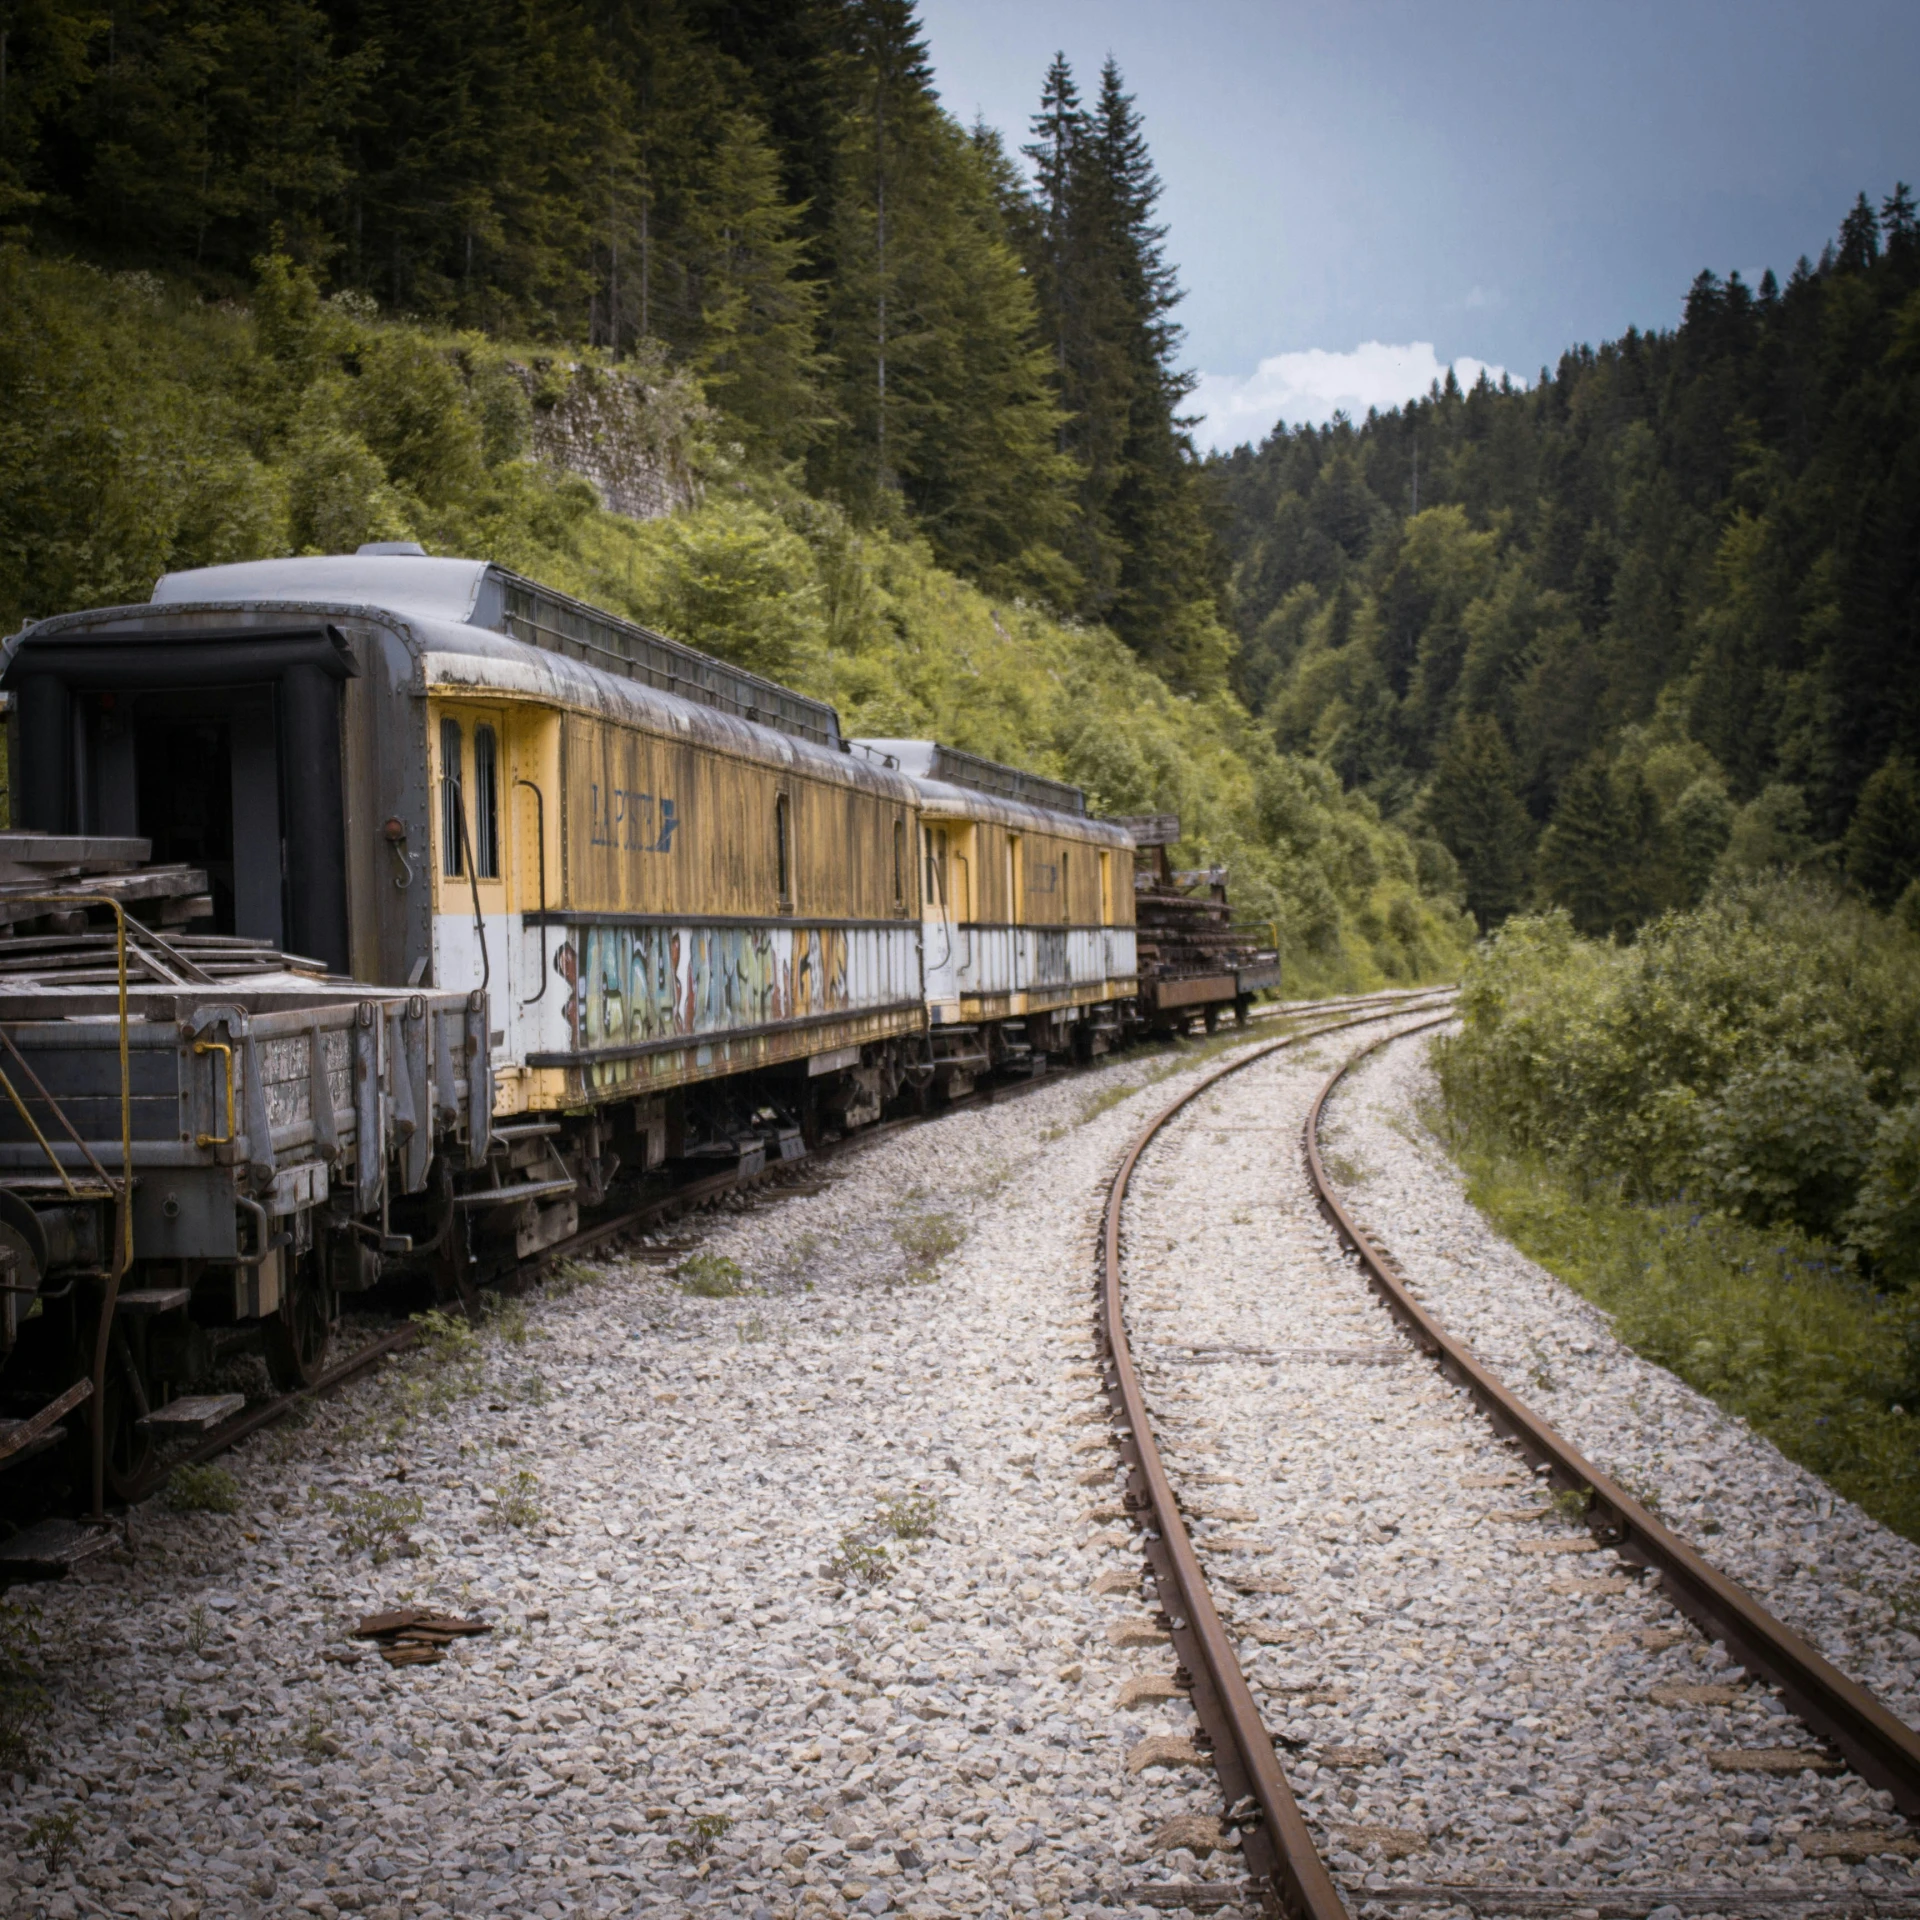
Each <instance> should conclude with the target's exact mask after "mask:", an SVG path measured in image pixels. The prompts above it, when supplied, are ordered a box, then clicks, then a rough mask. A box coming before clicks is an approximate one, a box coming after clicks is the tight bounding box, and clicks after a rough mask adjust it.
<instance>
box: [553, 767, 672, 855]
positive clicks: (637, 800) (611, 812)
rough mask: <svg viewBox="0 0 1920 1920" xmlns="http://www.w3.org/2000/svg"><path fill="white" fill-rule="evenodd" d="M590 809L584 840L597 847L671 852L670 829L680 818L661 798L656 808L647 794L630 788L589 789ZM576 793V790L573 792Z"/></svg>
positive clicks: (597, 786)
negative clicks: (591, 811)
mask: <svg viewBox="0 0 1920 1920" xmlns="http://www.w3.org/2000/svg"><path fill="white" fill-rule="evenodd" d="M589 790H590V793H591V796H592V799H591V805H592V809H593V814H592V819H591V822H590V824H589V831H588V835H587V838H588V840H589V841H590V842H591V843H592V844H593V845H594V846H596V847H618V848H620V849H621V850H622V851H623V852H627V853H671V852H672V851H673V830H674V828H675V827H677V826H678V825H679V824H680V816H679V814H678V813H677V812H676V811H675V809H674V804H673V802H672V801H671V800H670V799H668V798H667V797H666V796H665V795H662V796H661V798H660V800H659V802H658V805H657V807H656V803H655V801H654V797H653V795H652V794H650V793H641V792H639V791H637V790H636V789H635V788H633V787H605V788H603V787H601V786H600V784H599V783H598V782H597V781H596V782H594V783H592V785H591V787H590V789H589ZM576 791H577V789H576Z"/></svg>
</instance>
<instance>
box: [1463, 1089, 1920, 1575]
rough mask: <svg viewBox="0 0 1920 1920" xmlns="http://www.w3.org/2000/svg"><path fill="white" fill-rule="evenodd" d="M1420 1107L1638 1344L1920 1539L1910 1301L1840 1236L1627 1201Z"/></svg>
mask: <svg viewBox="0 0 1920 1920" xmlns="http://www.w3.org/2000/svg"><path fill="white" fill-rule="evenodd" d="M1430 1118H1431V1119H1432V1121H1433V1122H1434V1124H1435V1125H1436V1127H1437V1128H1438V1129H1439V1131H1440V1132H1441V1134H1442V1137H1443V1138H1444V1139H1446V1142H1447V1145H1448V1147H1449V1148H1450V1150H1451V1151H1452V1152H1453V1154H1454V1155H1455V1157H1456V1159H1457V1160H1458V1161H1459V1163H1460V1165H1461V1167H1462V1169H1463V1170H1464V1171H1465V1173H1466V1175H1467V1194H1468V1198H1469V1199H1471V1200H1472V1202H1473V1204H1474V1205H1475V1206H1476V1207H1478V1208H1479V1209H1480V1211H1481V1212H1482V1213H1483V1214H1484V1215H1485V1216H1486V1217H1487V1219H1488V1220H1489V1221H1491V1222H1492V1224H1493V1225H1494V1226H1496V1227H1497V1228H1498V1229H1499V1230H1500V1231H1501V1232H1502V1233H1504V1234H1505V1235H1506V1236H1507V1237H1508V1239H1510V1240H1511V1241H1513V1243H1514V1244H1515V1245H1516V1246H1517V1247H1519V1248H1520V1249H1521V1250H1522V1251H1523V1252H1524V1253H1526V1254H1527V1255H1528V1256H1529V1257H1530V1258H1532V1259H1534V1260H1536V1261H1538V1262H1539V1263H1540V1265H1541V1266H1543V1267H1545V1268H1546V1269H1547V1270H1548V1271H1549V1272H1550V1273H1554V1274H1557V1275H1558V1276H1559V1277H1560V1278H1561V1279H1562V1280H1564V1281H1566V1283H1567V1284H1568V1285H1569V1286H1571V1287H1572V1288H1573V1289H1574V1290H1575V1291H1576V1292H1578V1293H1580V1294H1582V1295H1584V1296H1585V1297H1586V1298H1587V1299H1589V1300H1591V1301H1592V1302H1593V1303H1594V1305H1595V1306H1597V1307H1599V1308H1601V1309H1602V1310H1603V1311H1604V1312H1606V1313H1607V1314H1608V1315H1609V1316H1610V1317H1611V1319H1612V1321H1613V1327H1614V1331H1615V1332H1616V1333H1617V1334H1618V1335H1619V1337H1620V1338H1621V1339H1622V1340H1623V1341H1625V1342H1626V1344H1627V1345H1628V1346H1630V1347H1631V1348H1632V1349H1633V1350H1634V1351H1635V1352H1636V1353H1639V1354H1642V1355H1644V1356H1645V1357H1646V1358H1647V1359H1649V1360H1652V1361H1655V1362H1657V1363H1658V1364H1659V1365H1661V1366H1663V1367H1667V1368H1670V1369H1671V1370H1672V1371H1673V1372H1674V1373H1677V1374H1678V1375H1679V1376H1680V1377H1681V1379H1683V1380H1685V1381H1686V1382H1687V1383H1688V1384H1689V1385H1691V1386H1694V1387H1697V1388H1698V1389H1699V1390H1700V1391H1701V1392H1702V1393H1704V1394H1706V1395H1708V1396H1709V1397H1710V1398H1711V1399H1712V1400H1713V1401H1714V1402H1715V1403H1716V1404H1717V1405H1719V1406H1721V1407H1724V1408H1725V1409H1726V1410H1727V1411H1728V1412H1729V1413H1733V1414H1738V1415H1739V1416H1740V1417H1741V1418H1742V1419H1744V1420H1745V1421H1747V1422H1748V1424H1749V1425H1750V1426H1752V1427H1753V1428H1754V1429H1755V1430H1756V1431H1757V1432H1759V1433H1762V1434H1764V1435H1765V1436H1766V1437H1767V1438H1768V1439H1769V1440H1771V1441H1772V1442H1773V1443H1774V1445H1775V1446H1777V1447H1778V1448H1779V1449H1780V1451H1781V1452H1782V1453H1784V1454H1786V1456H1787V1457H1788V1458H1789V1459H1791V1460H1796V1461H1798V1462H1799V1463H1800V1464H1801V1465H1802V1466H1803V1467H1807V1468H1809V1469H1810V1470H1811V1471H1813V1472H1814V1473H1817V1474H1819V1475H1820V1476H1821V1477H1822V1478H1823V1479H1824V1480H1826V1481H1827V1482H1829V1484H1831V1485H1832V1486H1833V1487H1834V1488H1835V1489H1836V1490H1837V1491H1839V1492H1840V1493H1843V1494H1844V1495H1846V1497H1847V1498H1848V1499H1850V1500H1853V1501H1856V1502H1857V1503H1858V1504H1859V1505H1860V1506H1862V1507H1864V1508H1865V1509H1866V1511H1867V1512H1868V1513H1870V1514H1872V1515H1873V1517H1874V1518H1875V1519H1876V1520H1879V1521H1881V1522H1883V1523H1884V1524H1885V1525H1887V1526H1889V1527H1892V1528H1894V1529H1895V1530H1896V1531H1897V1532H1899V1533H1903V1534H1905V1535H1906V1536H1907V1538H1908V1539H1910V1540H1920V1302H1916V1301H1915V1300H1914V1299H1913V1298H1912V1297H1910V1296H1908V1295H1903V1294H1892V1295H1888V1294H1879V1293H1876V1292H1875V1291H1874V1290H1873V1289H1872V1288H1871V1287H1869V1286H1867V1285H1865V1284H1864V1283H1863V1282H1862V1281H1860V1280H1859V1279H1858V1278H1857V1277H1856V1276H1855V1274H1854V1273H1853V1271H1852V1270H1851V1269H1850V1268H1849V1267H1848V1265H1847V1264H1846V1262H1845V1261H1844V1260H1843V1259H1842V1258H1841V1256H1840V1254H1839V1253H1838V1251H1837V1250H1836V1249H1834V1248H1832V1247H1830V1246H1827V1245H1825V1244H1824V1243H1822V1242H1820V1241H1817V1240H1811V1239H1808V1238H1806V1237H1804V1236H1802V1235H1800V1234H1797V1233H1795V1232H1793V1231H1791V1230H1788V1229H1782V1228H1777V1227H1776V1228H1766V1229H1761V1228H1756V1227H1749V1226H1745V1225H1742V1224H1741V1223H1739V1222H1737V1221H1733V1220H1729V1219H1727V1218H1725V1217H1724V1216H1723V1215H1718V1214H1714V1213H1710V1212H1705V1211H1703V1210H1702V1209H1700V1208H1699V1207H1697V1206H1693V1205H1690V1204H1686V1203H1678V1202H1675V1203H1667V1204H1651V1205H1643V1204H1636V1203H1634V1202H1632V1201H1629V1200H1627V1199H1626V1198H1624V1197H1623V1196H1622V1194H1621V1192H1620V1191H1619V1189H1618V1188H1617V1187H1616V1186H1614V1185H1613V1184H1612V1183H1607V1182H1599V1181H1595V1182H1590V1183H1583V1182H1581V1181H1579V1180H1578V1179H1577V1178H1576V1177H1574V1176H1572V1175H1570V1174H1568V1173H1565V1172H1561V1171H1558V1170H1556V1169H1554V1168H1553V1167H1551V1166H1549V1165H1548V1164H1547V1163H1546V1162H1545V1161H1544V1160H1542V1159H1540V1158H1538V1157H1535V1156H1532V1155H1527V1154H1524V1153H1520V1152H1516V1151H1513V1150H1511V1149H1509V1148H1507V1147H1505V1146H1503V1145H1501V1144H1500V1143H1497V1142H1489V1141H1488V1140H1487V1139H1486V1138H1485V1137H1484V1133H1483V1132H1481V1133H1479V1134H1478V1135H1477V1137H1476V1138H1474V1139H1472V1140H1468V1139H1465V1138H1462V1137H1460V1136H1459V1135H1458V1134H1453V1135H1452V1136H1451V1137H1449V1132H1450V1130H1449V1129H1448V1128H1447V1125H1446V1121H1445V1117H1444V1115H1442V1114H1439V1113H1435V1114H1433V1115H1431V1116H1430Z"/></svg>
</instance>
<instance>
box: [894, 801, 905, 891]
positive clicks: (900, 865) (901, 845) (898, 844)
mask: <svg viewBox="0 0 1920 1920" xmlns="http://www.w3.org/2000/svg"><path fill="white" fill-rule="evenodd" d="M893 910H894V912H895V913H905V912H906V910H907V823H906V822H905V821H904V820H896V821H895V822H894V823H893Z"/></svg>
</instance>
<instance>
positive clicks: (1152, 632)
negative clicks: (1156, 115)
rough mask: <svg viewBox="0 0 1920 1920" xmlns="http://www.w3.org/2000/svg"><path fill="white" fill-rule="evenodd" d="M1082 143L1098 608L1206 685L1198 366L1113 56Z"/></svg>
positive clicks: (1210, 648) (1211, 682)
mask: <svg viewBox="0 0 1920 1920" xmlns="http://www.w3.org/2000/svg"><path fill="white" fill-rule="evenodd" d="M1083 147H1084V154H1085V164H1084V167H1083V170H1082V173H1083V178H1082V181H1081V184H1080V187H1079V189H1078V191H1079V194H1080V196H1081V200H1082V208H1083V212H1082V215H1081V218H1082V219H1083V221H1084V223H1085V232H1086V234H1087V243H1086V244H1087V248H1088V253H1089V256H1090V260H1091V263H1092V270H1093V272H1094V273H1095V274H1096V275H1097V276H1098V282H1097V284H1098V285H1099V287H1100V288H1101V289H1102V290H1103V291H1104V292H1105V293H1106V294H1108V295H1109V296H1110V297H1111V298H1112V302H1113V305H1112V309H1111V311H1112V313H1113V316H1114V319H1113V322H1112V324H1111V325H1110V326H1103V327H1101V328H1100V329H1099V331H1098V332H1097V333H1096V336H1095V338H1096V340H1097V342H1098V349H1097V350H1095V351H1090V353H1089V363H1090V365H1092V366H1093V367H1094V368H1095V369H1096V370H1099V371H1101V372H1103V373H1109V374H1110V375H1111V379H1110V380H1109V381H1108V382H1105V383H1103V384H1107V385H1108V394H1107V395H1106V396H1103V398H1106V399H1107V403H1108V404H1109V405H1110V406H1111V407H1112V416H1111V417H1112V418H1113V419H1114V420H1115V421H1116V423H1117V425H1118V429H1119V445H1118V447H1117V449H1116V451H1115V455H1114V458H1113V463H1112V471H1111V478H1110V480H1109V481H1108V484H1107V486H1106V488H1105V490H1104V498H1103V499H1101V500H1099V501H1098V503H1097V505H1098V510H1099V514H1100V517H1101V518H1102V519H1103V520H1104V522H1105V527H1104V529H1103V531H1104V532H1105V534H1106V537H1107V538H1108V539H1110V540H1111V542H1112V545H1113V548H1114V550H1115V552H1116V553H1117V555H1118V568H1117V572H1116V575H1115V578H1114V582H1113V588H1112V596H1111V601H1110V604H1109V605H1108V607H1106V608H1105V609H1103V611H1105V613H1106V617H1107V618H1108V619H1109V620H1110V621H1111V623H1112V625H1113V627H1114V629H1115V631H1116V632H1117V633H1119V635H1120V636H1121V638H1122V639H1123V640H1125V641H1126V642H1127V643H1128V645H1130V646H1131V647H1133V649H1134V650H1135V651H1136V652H1137V653H1139V654H1141V655H1142V656H1143V657H1144V658H1145V659H1146V660H1148V661H1149V662H1150V663H1151V664H1153V665H1154V666H1156V667H1158V668H1159V669H1160V670H1161V671H1162V672H1163V673H1165V674H1166V675H1167V676H1168V678H1170V679H1171V680H1173V681H1174V683H1175V684H1176V685H1181V686H1184V687H1187V688H1189V689H1191V690H1193V691H1209V690H1212V689H1214V688H1216V687H1218V686H1220V685H1222V684H1223V683H1224V680H1225V675H1226V670H1227V667H1228V664H1229V662H1230V660H1231V658H1232V651H1233V643H1232V640H1231V638H1230V636H1229V635H1228V634H1227V632H1226V630H1225V629H1224V628H1223V627H1222V626H1221V624H1220V620H1219V616H1218V601H1217V596H1218V594H1219V593H1220V591H1222V589H1223V586H1224V573H1223V561H1222V559H1221V556H1220V555H1219V554H1218V553H1217V552H1216V550H1215V547H1214V542H1213V534H1212V527H1211V524H1210V516H1209V513H1208V508H1207V502H1206V496H1205V493H1204V490H1203V487H1202V486H1201V484H1200V483H1199V482H1198V478H1197V475H1196V471H1195V467H1194V462H1193V445H1192V441H1191V440H1190V438H1189V437H1188V435H1187V433H1186V430H1185V424H1184V422H1183V421H1182V420H1181V419H1180V416H1179V407H1180V403H1181V401H1182V400H1184V399H1185V398H1186V396H1187V395H1188V394H1189V393H1190V392H1191V391H1192V389H1193V379H1194V377H1193V376H1192V375H1191V374H1187V373H1183V372H1181V371H1180V370H1179V369H1178V368H1177V367H1176V365H1175V356H1176V354H1177V352H1178V350H1179V345H1180V340H1181V331H1180V329H1179V327H1178V326H1177V325H1176V324H1175V323H1174V321H1173V319H1172V313H1173V309H1174V307H1175V306H1176V305H1177V304H1178V303H1179V300H1180V297H1181V296H1180V287H1179V280H1178V276H1177V274H1176V273H1175V271H1174V269H1173V267H1172V265H1171V264H1170V263H1169V262H1168V260H1167V257H1166V251H1165V244H1164V243H1165V240H1166V231H1167V230H1166V228H1165V226H1164V225H1159V224H1156V222H1155V219H1154V214H1155V210H1156V209H1157V207H1158V205H1159V200H1160V191H1161V188H1160V181H1159V177H1158V176H1157V175H1156V174H1155V172H1154V170H1153V159H1152V155H1151V153H1150V152H1149V150H1148V147H1147V140H1146V133H1145V129H1144V127H1143V125H1142V123H1141V120H1140V115H1139V112H1138V110H1137V108H1136V106H1135V103H1134V100H1133V97H1132V95H1130V94H1129V93H1128V92H1127V91H1126V88H1125V84H1124V82H1123V80H1122V78H1121V74H1120V69H1119V67H1118V66H1117V65H1116V64H1115V62H1114V61H1113V60H1111V59H1109V60H1108V61H1107V63H1106V65H1105V66H1104V67H1103V68H1102V69H1101V74H1100V93H1099V97H1098V99H1097V100H1096V101H1095V103H1094V107H1093V111H1092V114H1091V116H1090V120H1089V127H1088V131H1087V135H1086V138H1085V140H1084V143H1083ZM1116 389H1117V390H1116Z"/></svg>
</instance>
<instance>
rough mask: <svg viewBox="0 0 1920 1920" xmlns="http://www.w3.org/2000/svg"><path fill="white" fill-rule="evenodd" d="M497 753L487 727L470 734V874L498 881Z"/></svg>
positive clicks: (492, 734)
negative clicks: (471, 765) (471, 861)
mask: <svg viewBox="0 0 1920 1920" xmlns="http://www.w3.org/2000/svg"><path fill="white" fill-rule="evenodd" d="M499 766H500V749H499V746H498V744H497V742H496V741H495V738H494V732H493V729H492V728H491V727H475V728H474V730H473V870H474V872H475V873H476V874H477V875H478V876H479V877H480V878H481V879H482V880H498V879H499V878H500V776H499Z"/></svg>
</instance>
